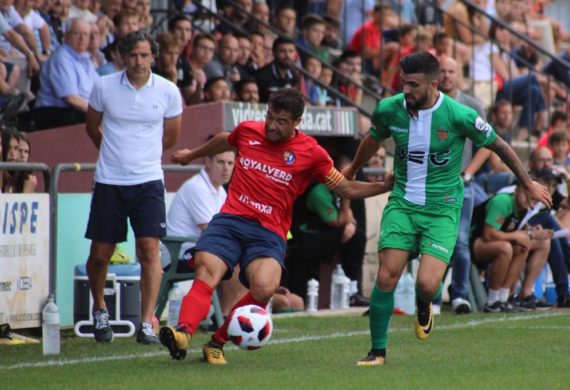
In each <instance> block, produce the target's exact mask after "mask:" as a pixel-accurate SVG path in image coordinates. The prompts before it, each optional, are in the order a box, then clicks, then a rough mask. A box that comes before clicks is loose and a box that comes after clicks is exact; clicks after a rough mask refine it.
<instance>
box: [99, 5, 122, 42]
mask: <svg viewBox="0 0 570 390" xmlns="http://www.w3.org/2000/svg"><path fill="white" fill-rule="evenodd" d="M121 7H122V1H121V0H101V11H100V12H99V14H98V15H97V17H98V19H97V25H98V26H99V31H101V36H102V37H103V46H102V47H101V48H102V49H104V48H105V47H106V46H107V45H109V44H111V43H112V42H113V41H114V40H115V36H114V29H115V25H114V23H113V19H114V18H115V16H117V15H118V14H119V12H121Z"/></svg>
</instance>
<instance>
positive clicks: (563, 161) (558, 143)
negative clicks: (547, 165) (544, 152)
mask: <svg viewBox="0 0 570 390" xmlns="http://www.w3.org/2000/svg"><path fill="white" fill-rule="evenodd" d="M569 138H570V136H569V135H568V131H567V130H556V131H555V132H554V133H552V135H551V136H550V141H549V143H550V149H552V159H553V163H554V167H558V168H560V170H564V171H565V172H568V171H570V170H569V168H570V158H569V154H568V140H569Z"/></svg>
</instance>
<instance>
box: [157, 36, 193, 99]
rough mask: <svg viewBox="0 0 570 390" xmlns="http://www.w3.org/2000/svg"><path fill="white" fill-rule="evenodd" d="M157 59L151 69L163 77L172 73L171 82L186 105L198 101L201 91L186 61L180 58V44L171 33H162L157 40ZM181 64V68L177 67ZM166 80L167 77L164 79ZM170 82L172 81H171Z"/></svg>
mask: <svg viewBox="0 0 570 390" xmlns="http://www.w3.org/2000/svg"><path fill="white" fill-rule="evenodd" d="M157 42H158V57H157V59H156V62H155V65H154V67H153V69H152V71H153V72H154V73H157V74H159V75H161V76H163V77H166V74H172V73H174V75H175V76H174V78H173V82H174V83H175V84H176V85H177V86H178V88H179V89H180V92H181V93H182V96H183V97H184V101H185V103H186V104H195V103H198V102H199V101H200V96H201V89H198V88H197V82H196V81H195V80H194V78H193V76H192V69H191V68H190V63H189V62H188V60H186V59H185V58H183V57H181V56H180V52H181V50H182V46H181V42H182V41H180V40H178V39H177V37H176V36H175V35H173V34H171V33H164V34H161V35H159V37H158V38H157ZM181 62H182V68H179V67H178V65H179V64H180V63H181ZM166 78H168V77H166ZM171 81H172V80H171Z"/></svg>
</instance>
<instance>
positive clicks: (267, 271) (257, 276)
mask: <svg viewBox="0 0 570 390" xmlns="http://www.w3.org/2000/svg"><path fill="white" fill-rule="evenodd" d="M281 270H282V268H281V265H280V264H279V262H278V261H277V260H275V259H273V258H271V257H260V258H257V259H255V260H253V261H252V262H250V263H249V264H246V265H245V268H243V272H245V277H246V279H247V281H248V282H249V286H250V288H249V291H248V292H247V293H246V294H245V295H244V296H243V297H242V298H241V299H240V300H239V301H238V302H237V303H236V304H235V305H234V307H233V308H232V311H234V310H235V309H237V308H238V307H242V306H246V305H257V306H260V307H265V306H267V303H268V302H269V300H270V299H271V297H272V296H273V293H274V292H275V290H276V289H277V287H279V282H280V281H281ZM230 319H231V317H228V319H227V320H226V321H225V322H224V324H223V325H222V326H221V327H220V328H219V329H218V330H217V331H216V333H214V334H213V335H212V340H210V342H208V343H207V344H206V345H204V349H203V353H204V359H205V360H206V361H207V362H208V363H210V364H226V363H227V361H226V359H225V357H224V351H223V347H224V344H225V343H226V342H227V341H228V340H229V336H228V325H229V323H230Z"/></svg>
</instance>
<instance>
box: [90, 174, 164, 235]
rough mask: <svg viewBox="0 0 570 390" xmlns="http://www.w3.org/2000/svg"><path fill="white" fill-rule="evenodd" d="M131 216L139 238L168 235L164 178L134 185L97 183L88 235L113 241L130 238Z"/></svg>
mask: <svg viewBox="0 0 570 390" xmlns="http://www.w3.org/2000/svg"><path fill="white" fill-rule="evenodd" d="M127 219H130V221H131V227H132V228H133V231H134V233H135V237H137V238H138V237H164V236H165V235H166V209H165V204H164V183H163V182H162V180H154V181H149V182H146V183H142V184H136V185H132V186H119V185H112V184H103V183H97V182H96V183H95V184H94V186H93V197H92V198H91V212H90V213H89V222H88V223H87V232H86V233H85V238H88V239H90V240H93V241H99V242H109V243H116V242H123V241H126V240H127Z"/></svg>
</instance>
